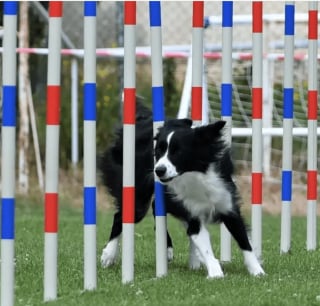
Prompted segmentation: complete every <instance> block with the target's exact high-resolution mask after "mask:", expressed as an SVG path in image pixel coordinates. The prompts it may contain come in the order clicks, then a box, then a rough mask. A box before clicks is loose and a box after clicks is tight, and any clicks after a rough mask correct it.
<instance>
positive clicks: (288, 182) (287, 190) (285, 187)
mask: <svg viewBox="0 0 320 306" xmlns="http://www.w3.org/2000/svg"><path fill="white" fill-rule="evenodd" d="M291 191H292V171H288V170H284V171H282V201H291Z"/></svg>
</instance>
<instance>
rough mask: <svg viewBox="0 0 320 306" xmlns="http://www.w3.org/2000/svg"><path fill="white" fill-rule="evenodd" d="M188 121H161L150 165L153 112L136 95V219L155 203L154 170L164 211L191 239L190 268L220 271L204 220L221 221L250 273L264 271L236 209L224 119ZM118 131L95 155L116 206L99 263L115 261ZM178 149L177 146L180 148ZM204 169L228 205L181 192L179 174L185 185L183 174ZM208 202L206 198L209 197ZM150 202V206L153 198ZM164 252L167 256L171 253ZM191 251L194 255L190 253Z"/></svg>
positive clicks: (217, 274) (119, 218)
mask: <svg viewBox="0 0 320 306" xmlns="http://www.w3.org/2000/svg"><path fill="white" fill-rule="evenodd" d="M191 125H192V121H191V120H189V119H172V120H168V121H166V122H165V124H164V126H163V127H162V128H160V129H159V133H158V134H157V136H156V137H155V140H156V147H155V156H156V161H157V163H156V165H155V169H154V154H153V151H154V150H153V145H154V138H153V122H152V113H151V111H150V110H149V109H148V108H146V107H145V106H143V104H142V103H141V102H140V101H137V111H136V142H135V145H136V154H135V163H136V166H135V169H136V171H135V222H140V221H141V220H142V219H143V218H144V216H145V215H146V213H147V211H148V209H149V207H150V204H151V203H154V201H152V196H153V191H154V173H155V174H156V175H157V177H158V179H159V180H160V181H161V182H162V183H163V184H164V199H165V204H166V211H167V213H169V214H171V215H173V216H174V217H176V218H178V219H180V220H181V221H183V223H184V224H185V225H186V228H187V234H188V236H189V237H190V243H191V244H193V250H191V253H192V254H191V253H190V267H191V268H198V267H199V266H200V262H201V263H203V264H205V265H206V267H207V269H208V277H222V276H223V272H222V270H221V268H220V266H219V264H217V263H216V259H215V258H214V255H213V253H212V251H211V250H210V248H211V246H210V239H209V240H208V239H207V232H206V229H205V227H204V224H205V223H217V222H218V223H219V222H223V223H224V224H225V225H226V227H227V228H228V230H229V231H230V233H231V234H232V236H233V237H234V238H235V240H236V241H237V243H238V245H239V247H240V248H241V249H242V251H244V254H245V262H246V265H247V267H248V270H249V272H250V273H251V274H253V275H260V274H264V272H263V270H262V268H261V267H260V265H259V264H258V262H257V260H256V259H255V257H254V255H253V252H252V248H251V245H250V242H249V240H248V236H247V232H246V227H245V223H244V221H243V218H242V216H241V213H240V208H239V196H238V192H237V188H236V185H235V183H234V181H233V180H232V174H233V164H232V161H231V158H230V148H229V147H228V145H227V144H226V142H225V141H224V138H223V127H224V125H225V122H224V121H218V122H216V123H214V124H210V125H208V126H204V127H197V128H192V127H191ZM172 132H174V133H172ZM169 135H173V136H172V140H171V139H170V142H169V140H168V136H169ZM122 137H123V130H122V128H121V127H120V128H118V129H117V131H116V135H115V141H114V143H113V145H112V146H111V147H109V148H108V149H107V150H106V151H105V152H104V154H103V155H102V156H100V158H99V161H98V167H99V169H100V170H101V173H102V179H103V183H104V184H105V186H107V188H108V190H109V192H110V194H111V195H112V196H113V197H114V198H115V205H116V209H117V210H116V213H115V215H114V219H113V225H112V230H111V233H110V237H109V242H108V244H107V246H106V247H105V249H104V251H103V254H102V257H101V262H102V264H103V265H104V266H109V265H111V264H113V263H114V262H115V259H116V255H117V248H118V243H119V236H120V234H121V232H122V170H123V167H122V156H123V152H122V150H123V144H122V140H123V139H122ZM169 137H170V136H169ZM177 150H179V154H178V153H177ZM165 154H167V157H166V162H164V163H163V162H162V160H161V158H162V157H163V156H164V155H165ZM166 163H167V164H166ZM168 163H169V166H170V167H171V166H172V165H173V167H174V169H175V171H176V172H177V173H176V174H175V176H172V177H170V175H169V174H168V173H169V170H168V169H166V165H167V166H168ZM209 172H210V173H211V172H212V175H213V176H214V179H213V182H217V183H218V184H222V185H221V186H223V191H221V190H220V191H219V190H218V192H217V193H216V195H217V197H218V198H219V197H220V196H221V195H222V196H223V193H224V192H225V193H228V195H230V203H229V206H230V207H229V208H228V209H224V208H221V207H223V205H224V203H221V201H220V200H219V199H218V200H217V201H216V202H217V203H216V204H208V205H207V204H205V205H204V206H202V205H201V204H200V205H198V204H197V199H192V200H190V201H189V199H188V198H186V197H188V195H187V194H184V192H183V191H182V192H181V190H183V188H181V185H179V184H180V183H179V182H181V180H183V181H182V184H185V182H184V180H185V178H187V184H189V185H190V182H191V183H192V182H193V181H192V180H193V177H192V176H191V179H190V177H189V176H188V175H190V174H191V175H193V174H194V173H195V181H194V182H195V183H196V180H198V177H202V176H205V175H207V173H209ZM197 173H198V174H200V176H199V175H198V174H197ZM186 174H187V175H186ZM210 175H211V174H210ZM212 175H211V176H210V177H212ZM201 180H202V178H200V181H199V182H200V183H199V184H200V185H199V190H202V189H203V186H204V184H203V182H201ZM192 184H193V183H192ZM183 186H184V185H183ZM189 187H191V186H189ZM212 187H213V188H212V189H213V192H215V191H214V190H215V189H214V188H215V186H212ZM205 189H206V187H205ZM209 191H210V190H209ZM205 192H207V190H205ZM213 194H214V193H213ZM214 195H215V194H214ZM200 197H201V198H202V196H201V195H200ZM228 199H229V198H228ZM219 201H220V202H219ZM209 202H210V203H211V200H209ZM213 202H214V201H213ZM190 203H191V204H190ZM198 206H199V207H198ZM211 206H212V207H211ZM152 207H153V211H154V204H153V205H152ZM203 237H205V238H203ZM199 241H200V242H199ZM113 243H114V244H113ZM167 243H168V250H169V249H171V248H172V240H171V237H170V235H169V233H167ZM191 249H192V247H191ZM207 253H208V254H209V255H208V254H207ZM211 253H212V254H211ZM168 254H169V253H168ZM248 254H249V255H248ZM168 256H169V257H170V255H168ZM208 256H209V257H208ZM252 256H253V257H252ZM196 257H197V259H195V258H196Z"/></svg>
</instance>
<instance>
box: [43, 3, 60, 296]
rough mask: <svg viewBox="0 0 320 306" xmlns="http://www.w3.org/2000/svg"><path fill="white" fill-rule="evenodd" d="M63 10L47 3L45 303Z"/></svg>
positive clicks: (49, 291)
mask: <svg viewBox="0 0 320 306" xmlns="http://www.w3.org/2000/svg"><path fill="white" fill-rule="evenodd" d="M62 8H63V4H62V1H50V4H49V46H48V49H49V54H48V70H47V115H46V153H45V159H46V162H45V169H46V174H45V222H44V230H45V235H44V301H49V300H54V299H56V298H57V270H58V269H57V268H58V267H57V260H58V258H57V257H58V179H59V178H58V176H59V134H60V94H61V90H60V70H61V68H60V65H61V54H60V51H61V23H62Z"/></svg>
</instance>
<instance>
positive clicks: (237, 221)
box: [221, 212, 265, 276]
mask: <svg viewBox="0 0 320 306" xmlns="http://www.w3.org/2000/svg"><path fill="white" fill-rule="evenodd" d="M221 220H222V222H223V223H224V224H225V226H226V227H227V229H228V230H229V232H230V233H231V235H232V236H233V238H234V239H235V240H236V241H237V243H238V245H239V247H240V249H241V250H242V252H243V256H244V263H245V265H246V267H247V269H248V271H249V273H250V274H251V275H254V276H259V275H264V274H265V272H264V271H263V269H262V267H261V265H260V263H259V260H258V259H257V257H256V255H255V254H254V252H253V251H252V247H251V244H250V241H249V238H248V234H247V230H246V226H245V223H244V221H243V219H242V216H241V215H240V213H239V212H236V213H234V212H232V213H230V214H228V215H221Z"/></svg>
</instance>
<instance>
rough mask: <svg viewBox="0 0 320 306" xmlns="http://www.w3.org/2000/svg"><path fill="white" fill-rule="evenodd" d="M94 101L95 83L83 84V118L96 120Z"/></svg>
mask: <svg viewBox="0 0 320 306" xmlns="http://www.w3.org/2000/svg"><path fill="white" fill-rule="evenodd" d="M96 101H97V91H96V83H85V84H84V111H83V118H84V120H96V112H97V110H96Z"/></svg>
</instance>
